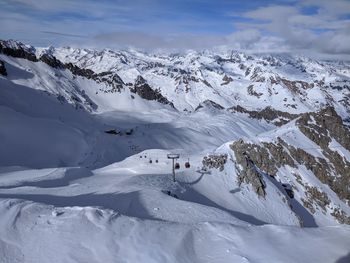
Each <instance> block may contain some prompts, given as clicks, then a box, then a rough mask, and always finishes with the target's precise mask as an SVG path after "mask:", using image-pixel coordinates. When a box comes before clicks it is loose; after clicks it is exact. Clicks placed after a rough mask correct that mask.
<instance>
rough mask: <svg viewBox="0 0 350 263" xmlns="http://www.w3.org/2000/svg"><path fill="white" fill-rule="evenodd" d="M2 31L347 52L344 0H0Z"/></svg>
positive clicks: (349, 21) (28, 38)
mask: <svg viewBox="0 0 350 263" xmlns="http://www.w3.org/2000/svg"><path fill="white" fill-rule="evenodd" d="M0 7H1V8H0V24H1V27H0V38H2V39H9V38H11V39H17V40H21V41H23V42H26V43H29V44H32V45H35V46H48V45H56V46H57V45H78V46H94V47H95V46H97V47H112V48H113V47H117V48H124V47H128V46H133V47H136V48H140V49H205V48H211V47H214V46H215V47H216V46H227V47H231V48H234V49H243V50H256V51H261V52H266V51H283V52H286V51H287V52H288V51H289V52H293V51H304V52H313V53H319V54H336V55H349V54H350V45H348V44H347V43H350V37H349V36H350V1H349V0H333V1H330V0H303V1H300V0H270V1H268V0H252V1H249V0H246V1H236V0H216V1H215V0H212V1H210V0H173V1H169V0H129V1H126V0H125V1H119V0H116V1H112V0H103V1H92V0H85V1H83V0H76V1H73V0H71V1H70V0H60V1H58V0H56V1H54V0H0Z"/></svg>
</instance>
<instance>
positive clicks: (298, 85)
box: [276, 77, 314, 94]
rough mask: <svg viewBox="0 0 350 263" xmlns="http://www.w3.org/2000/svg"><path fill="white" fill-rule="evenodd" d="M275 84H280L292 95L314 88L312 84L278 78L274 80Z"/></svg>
mask: <svg viewBox="0 0 350 263" xmlns="http://www.w3.org/2000/svg"><path fill="white" fill-rule="evenodd" d="M276 83H282V84H283V85H284V86H285V87H287V88H288V89H289V90H290V91H291V92H293V93H294V94H301V92H302V90H306V89H311V88H313V87H314V83H307V82H305V81H291V80H288V79H284V78H280V77H277V78H276Z"/></svg>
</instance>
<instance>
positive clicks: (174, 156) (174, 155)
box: [167, 153, 180, 182]
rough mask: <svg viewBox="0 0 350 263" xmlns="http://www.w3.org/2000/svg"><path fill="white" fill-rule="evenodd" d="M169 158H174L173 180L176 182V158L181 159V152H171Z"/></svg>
mask: <svg viewBox="0 0 350 263" xmlns="http://www.w3.org/2000/svg"><path fill="white" fill-rule="evenodd" d="M167 157H168V159H172V160H173V181H174V182H176V180H175V160H176V159H179V157H180V154H177V153H169V154H168V155H167Z"/></svg>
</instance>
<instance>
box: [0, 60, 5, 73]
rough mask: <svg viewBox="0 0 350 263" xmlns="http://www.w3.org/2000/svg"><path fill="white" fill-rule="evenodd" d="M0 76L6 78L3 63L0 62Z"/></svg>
mask: <svg viewBox="0 0 350 263" xmlns="http://www.w3.org/2000/svg"><path fill="white" fill-rule="evenodd" d="M0 75H2V76H7V71H6V68H5V62H4V61H2V60H0Z"/></svg>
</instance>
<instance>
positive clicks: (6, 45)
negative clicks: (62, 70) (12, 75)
mask: <svg viewBox="0 0 350 263" xmlns="http://www.w3.org/2000/svg"><path fill="white" fill-rule="evenodd" d="M0 53H2V54H5V55H7V56H10V57H15V58H24V59H28V60H30V61H34V62H36V61H38V59H37V58H36V56H35V49H34V48H33V47H30V46H26V45H24V44H22V43H20V42H17V41H13V40H8V41H4V40H0Z"/></svg>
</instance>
